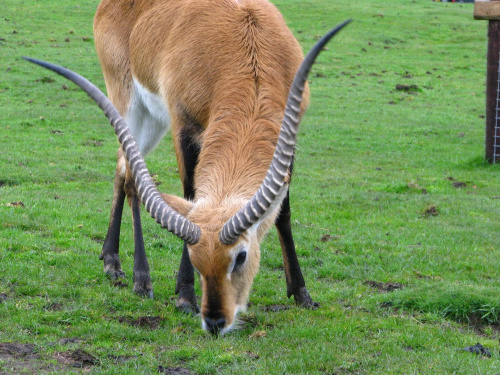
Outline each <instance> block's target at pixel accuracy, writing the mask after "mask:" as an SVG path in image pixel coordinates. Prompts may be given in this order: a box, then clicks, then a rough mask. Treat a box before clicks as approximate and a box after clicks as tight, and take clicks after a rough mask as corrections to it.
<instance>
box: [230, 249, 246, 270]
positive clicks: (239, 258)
mask: <svg viewBox="0 0 500 375" xmlns="http://www.w3.org/2000/svg"><path fill="white" fill-rule="evenodd" d="M246 259H247V252H246V251H240V253H239V254H238V255H237V256H236V260H235V262H234V269H233V271H236V270H237V269H238V267H240V266H241V265H242V264H243V263H245V260H246Z"/></svg>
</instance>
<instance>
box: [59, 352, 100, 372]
mask: <svg viewBox="0 0 500 375" xmlns="http://www.w3.org/2000/svg"><path fill="white" fill-rule="evenodd" d="M54 358H55V359H56V360H57V361H58V362H59V363H62V364H64V365H66V366H71V367H78V368H83V367H85V368H86V367H90V366H95V365H98V364H99V359H98V358H97V357H94V356H93V355H92V354H90V353H88V352H86V351H85V350H83V349H76V350H68V351H65V352H58V353H56V354H55V355H54Z"/></svg>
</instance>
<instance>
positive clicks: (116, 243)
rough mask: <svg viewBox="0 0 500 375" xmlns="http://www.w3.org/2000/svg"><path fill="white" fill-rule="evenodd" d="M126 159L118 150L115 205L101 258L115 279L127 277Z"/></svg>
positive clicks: (114, 191) (105, 267) (114, 189)
mask: <svg viewBox="0 0 500 375" xmlns="http://www.w3.org/2000/svg"><path fill="white" fill-rule="evenodd" d="M124 163H125V159H124V158H123V155H122V152H121V149H120V151H119V152H118V163H117V166H116V172H115V184H114V188H113V205H112V208H111V215H110V219H109V227H108V232H107V234H106V239H105V240H104V244H103V246H102V252H101V256H100V257H99V259H100V260H104V272H105V273H106V275H107V276H108V277H109V278H110V279H112V280H114V279H117V278H122V277H125V272H123V270H122V267H121V263H120V256H119V253H118V251H119V247H120V227H121V220H122V213H123V204H124V202H125V188H124V183H125V174H124V173H123V168H122V166H124Z"/></svg>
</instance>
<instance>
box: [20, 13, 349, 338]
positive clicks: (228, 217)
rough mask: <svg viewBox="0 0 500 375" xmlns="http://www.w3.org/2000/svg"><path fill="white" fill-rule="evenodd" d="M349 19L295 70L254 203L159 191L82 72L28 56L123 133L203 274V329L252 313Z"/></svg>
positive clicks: (131, 154)
mask: <svg viewBox="0 0 500 375" xmlns="http://www.w3.org/2000/svg"><path fill="white" fill-rule="evenodd" d="M349 22H350V20H348V21H346V22H344V23H342V24H340V25H339V26H337V27H335V28H334V29H332V30H331V31H330V32H328V33H327V34H326V35H325V36H324V37H323V38H322V39H320V40H319V41H318V42H317V43H316V45H315V46H314V47H313V48H312V49H311V51H310V52H309V53H308V54H307V56H306V57H305V59H304V61H303V63H302V64H301V66H300V68H299V70H298V71H297V73H296V75H295V78H294V80H293V83H292V86H291V88H290V92H289V95H288V100H287V104H286V108H285V114H284V119H283V123H282V126H281V131H280V135H279V138H278V142H277V145H276V150H275V152H274V156H273V159H272V161H271V165H270V167H269V169H268V171H267V174H266V177H265V179H264V181H263V182H262V184H261V185H260V187H259V189H258V190H257V192H256V193H255V195H254V196H253V197H252V198H251V199H250V200H245V201H241V200H240V201H232V200H230V199H228V200H227V201H226V202H222V203H220V204H219V205H214V204H213V203H211V202H205V201H203V200H200V201H195V202H189V201H186V200H184V199H182V198H179V197H175V196H171V195H166V194H163V195H162V194H160V193H159V192H158V190H157V188H156V185H155V184H154V182H153V181H152V179H151V176H150V174H149V171H148V169H147V167H146V164H145V162H144V160H143V158H142V156H141V153H140V151H139V148H138V146H137V144H136V142H135V140H134V138H133V137H132V135H131V134H130V132H129V130H128V127H127V124H126V123H125V121H124V120H123V119H122V117H121V116H120V114H119V112H118V110H117V109H116V108H115V107H114V106H113V104H112V103H111V101H110V100H109V99H108V98H107V97H106V96H105V95H104V94H103V93H102V92H101V91H100V90H99V89H98V88H97V87H96V86H94V85H93V84H92V83H90V82H89V81H88V80H86V79H85V78H83V77H81V76H79V75H78V74H76V73H74V72H72V71H70V70H68V69H65V68H62V67H59V66H56V65H53V64H50V63H46V62H43V61H40V60H34V59H27V60H29V61H31V62H34V63H36V64H38V65H41V66H43V67H45V68H47V69H50V70H53V71H55V72H56V73H58V74H60V75H62V76H64V77H66V78H68V79H69V80H71V81H73V82H74V83H75V84H77V85H78V86H80V87H81V88H82V89H83V90H84V91H85V92H86V93H87V94H88V95H89V96H90V97H91V98H93V99H94V100H95V101H96V102H97V104H98V105H99V107H101V109H102V110H103V111H104V113H105V115H106V116H107V117H108V119H109V120H110V122H111V125H113V127H114V129H115V133H116V135H117V136H118V140H119V141H120V144H121V147H122V150H123V152H124V154H125V157H126V159H127V161H128V164H129V166H130V169H131V172H132V175H133V176H134V180H135V184H136V188H137V191H138V194H139V196H140V198H141V201H142V202H143V203H144V205H145V206H146V210H147V211H148V212H149V213H150V214H151V216H152V217H153V218H154V219H155V220H156V221H157V222H158V223H159V224H160V225H161V226H162V227H163V228H166V229H167V230H168V231H170V232H171V233H173V234H175V235H176V236H178V237H179V238H181V239H183V240H184V241H186V243H187V244H188V250H189V257H190V260H191V263H192V264H193V266H194V267H195V269H196V270H197V271H198V273H199V275H200V281H201V285H202V291H203V297H202V311H201V318H202V325H203V327H204V328H205V329H206V330H207V331H209V332H211V333H214V334H223V333H225V332H227V331H229V330H230V329H231V328H232V327H233V326H234V321H235V317H236V315H237V313H238V312H239V311H241V310H244V309H245V308H246V304H247V299H248V294H249V291H250V288H251V285H252V282H253V279H254V277H255V274H256V273H257V270H258V267H259V259H260V250H259V247H260V242H261V240H262V237H263V236H264V234H265V233H266V232H267V230H268V229H269V227H270V226H271V225H272V223H273V221H274V218H275V216H276V213H277V212H278V208H279V206H280V205H281V202H282V201H283V199H284V197H285V195H286V192H287V177H288V170H289V167H290V164H291V161H292V157H293V153H294V148H295V141H296V134H297V131H298V126H299V118H300V104H301V102H302V93H303V91H304V87H305V83H306V80H307V75H308V73H309V70H310V69H311V66H312V64H313V63H314V61H315V59H316V57H317V56H318V54H319V53H320V51H321V50H322V49H323V47H324V46H325V45H326V43H327V42H328V41H329V40H330V39H331V38H332V37H333V36H334V35H335V34H336V33H337V32H338V31H339V30H340V29H342V28H343V27H344V26H345V25H347V24H348V23H349Z"/></svg>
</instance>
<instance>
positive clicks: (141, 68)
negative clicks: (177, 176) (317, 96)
mask: <svg viewBox="0 0 500 375" xmlns="http://www.w3.org/2000/svg"><path fill="white" fill-rule="evenodd" d="M94 33H95V41H96V48H97V51H98V55H99V59H100V61H101V65H102V67H103V73H104V76H105V79H106V83H107V86H108V93H109V94H110V98H111V100H112V101H114V102H116V100H115V98H113V97H111V96H115V97H116V99H117V100H118V101H119V103H118V106H119V108H118V109H119V110H120V111H122V110H124V106H126V105H125V104H122V105H120V101H123V102H127V100H128V98H129V95H130V94H129V92H130V87H129V85H130V81H131V77H132V75H133V76H134V77H135V78H136V79H138V80H139V81H140V82H141V84H142V85H143V86H145V87H146V88H148V89H149V90H150V91H151V92H153V93H158V94H160V95H161V96H163V97H164V98H165V100H167V102H168V103H167V104H168V105H169V107H170V108H171V109H172V108H175V107H176V106H178V105H181V106H183V107H184V109H185V110H187V111H188V112H189V113H190V115H191V116H194V117H195V118H196V120H197V121H198V122H199V123H200V124H202V125H204V126H206V125H207V124H208V123H209V122H210V121H213V120H215V119H216V118H217V117H218V116H220V115H221V113H224V112H227V111H231V110H233V111H234V110H235V109H237V111H239V112H247V114H249V113H254V114H255V112H256V111H257V112H260V111H261V110H262V111H267V112H270V113H271V112H276V113H278V111H279V112H281V113H283V109H284V106H285V103H286V98H287V95H288V90H289V87H290V85H291V82H292V80H293V76H294V74H295V72H296V70H297V69H298V66H299V65H300V63H301V61H302V58H303V55H302V51H301V49H300V46H299V44H298V42H297V41H296V40H295V38H294V37H293V35H292V33H291V32H290V30H289V29H288V27H287V26H286V24H285V21H284V19H283V17H282V15H281V14H280V12H279V11H278V10H277V9H276V8H275V7H274V5H272V4H271V3H269V2H268V1H266V0H161V1H150V0H135V1H132V0H104V1H102V2H101V4H100V5H99V7H98V10H97V13H96V17H95V21H94ZM110 86H117V87H110ZM110 89H111V90H110ZM110 91H111V92H110ZM306 102H307V94H306ZM120 107H121V108H120ZM260 107H263V108H264V109H262V108H260ZM277 120H279V119H277Z"/></svg>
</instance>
